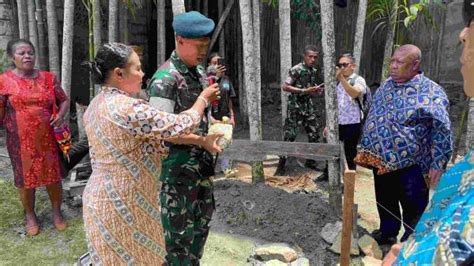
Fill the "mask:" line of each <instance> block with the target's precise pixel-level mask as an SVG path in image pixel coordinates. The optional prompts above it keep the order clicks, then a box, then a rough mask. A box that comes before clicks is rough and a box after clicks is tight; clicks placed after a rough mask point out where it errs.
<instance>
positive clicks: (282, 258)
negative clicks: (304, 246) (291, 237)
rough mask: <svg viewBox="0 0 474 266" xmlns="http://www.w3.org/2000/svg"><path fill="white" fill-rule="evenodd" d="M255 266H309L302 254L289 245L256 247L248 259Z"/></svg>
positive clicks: (275, 244) (276, 244)
mask: <svg viewBox="0 0 474 266" xmlns="http://www.w3.org/2000/svg"><path fill="white" fill-rule="evenodd" d="M248 262H249V263H250V265H253V266H309V265H310V264H309V259H307V258H306V257H305V256H304V254H303V253H302V252H297V251H296V250H295V249H293V248H291V247H290V246H289V245H288V244H284V243H272V244H265V245H260V246H257V247H255V249H254V252H253V255H252V256H251V257H250V258H249V259H248Z"/></svg>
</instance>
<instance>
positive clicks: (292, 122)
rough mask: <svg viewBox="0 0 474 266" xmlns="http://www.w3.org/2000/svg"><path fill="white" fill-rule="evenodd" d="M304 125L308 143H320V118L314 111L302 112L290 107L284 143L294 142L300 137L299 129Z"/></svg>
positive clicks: (286, 120) (284, 128)
mask: <svg viewBox="0 0 474 266" xmlns="http://www.w3.org/2000/svg"><path fill="white" fill-rule="evenodd" d="M300 125H302V126H303V127H304V129H305V130H306V133H307V134H308V142H310V143H315V142H319V133H320V130H321V127H320V126H319V124H318V116H317V115H316V113H315V111H314V109H312V108H311V109H310V110H304V111H302V110H300V109H298V108H292V107H291V106H288V113H287V117H286V119H285V126H284V127H283V131H284V137H283V140H284V141H290V142H293V141H295V139H296V136H297V135H298V128H299V126H300Z"/></svg>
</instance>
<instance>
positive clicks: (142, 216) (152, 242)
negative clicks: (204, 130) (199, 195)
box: [83, 88, 201, 265]
mask: <svg viewBox="0 0 474 266" xmlns="http://www.w3.org/2000/svg"><path fill="white" fill-rule="evenodd" d="M200 120H201V118H200V116H199V115H198V113H197V112H189V111H188V112H183V113H181V114H179V115H175V114H168V113H163V112H160V111H158V110H156V109H154V108H153V107H151V106H150V105H149V104H148V103H147V102H145V101H143V100H139V99H134V98H132V97H129V96H128V95H127V94H126V93H124V92H122V91H120V90H118V89H115V88H104V89H103V90H102V92H101V93H99V94H98V95H97V96H96V97H95V98H94V99H93V100H92V102H91V103H90V105H89V107H88V108H87V111H86V113H85V114H84V124H85V128H86V133H87V136H88V139H89V145H90V155H91V162H92V170H93V171H92V175H91V177H90V178H89V181H88V183H87V186H86V188H85V190H84V194H83V203H84V207H83V212H84V226H85V230H86V237H87V242H88V248H89V253H90V255H91V258H92V261H93V263H94V264H96V265H102V264H103V265H125V264H128V265H131V264H137V265H160V264H162V263H163V262H164V258H165V255H166V251H165V246H164V237H163V229H162V226H161V218H160V215H161V209H160V203H159V189H160V187H161V184H160V182H159V180H158V178H157V177H159V176H160V171H161V159H162V157H163V156H164V155H166V154H167V148H166V146H165V144H164V142H163V139H164V138H166V137H171V136H178V135H181V134H186V133H191V132H192V131H193V130H194V129H196V128H197V127H198V125H199V122H200Z"/></svg>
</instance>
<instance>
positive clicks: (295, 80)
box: [285, 63, 318, 103]
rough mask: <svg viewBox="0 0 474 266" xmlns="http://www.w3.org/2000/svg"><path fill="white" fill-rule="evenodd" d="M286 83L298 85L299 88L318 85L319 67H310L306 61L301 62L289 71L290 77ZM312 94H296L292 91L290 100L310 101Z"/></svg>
mask: <svg viewBox="0 0 474 266" xmlns="http://www.w3.org/2000/svg"><path fill="white" fill-rule="evenodd" d="M285 83H286V84H288V85H290V86H293V87H297V88H299V89H304V88H308V87H311V86H316V85H318V84H316V83H317V69H316V68H314V67H308V66H306V64H304V63H299V64H297V65H295V66H293V67H292V68H291V69H290V70H289V71H288V77H287V78H286V80H285ZM310 99H311V95H308V94H296V93H290V95H289V98H288V100H289V101H290V102H295V103H296V102H298V103H304V102H309V101H310Z"/></svg>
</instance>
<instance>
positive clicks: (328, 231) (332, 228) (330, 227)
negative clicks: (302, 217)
mask: <svg viewBox="0 0 474 266" xmlns="http://www.w3.org/2000/svg"><path fill="white" fill-rule="evenodd" d="M341 230H342V223H341V222H340V221H337V222H336V223H334V224H331V223H328V224H326V225H325V226H324V227H323V229H321V233H320V235H321V237H322V238H323V239H324V241H326V242H327V243H329V244H332V243H334V240H335V239H336V237H337V235H338V234H339V233H340V232H341Z"/></svg>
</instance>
